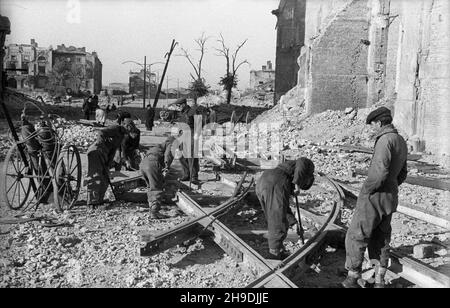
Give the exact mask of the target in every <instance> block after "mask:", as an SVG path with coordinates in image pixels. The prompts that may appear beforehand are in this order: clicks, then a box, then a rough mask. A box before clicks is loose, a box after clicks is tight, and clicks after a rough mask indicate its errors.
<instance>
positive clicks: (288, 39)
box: [272, 0, 306, 102]
mask: <svg viewBox="0 0 450 308" xmlns="http://www.w3.org/2000/svg"><path fill="white" fill-rule="evenodd" d="M305 5H306V0H281V1H280V5H279V7H278V9H277V10H274V11H272V13H273V14H274V15H275V16H276V17H277V50H276V61H275V62H276V63H275V95H274V100H275V102H277V101H278V100H279V99H280V97H281V96H282V95H284V94H285V93H286V92H288V91H289V90H290V89H292V88H293V87H295V86H296V84H297V74H298V69H299V67H298V65H297V58H298V57H299V55H300V48H301V47H302V46H303V42H304V40H305Z"/></svg>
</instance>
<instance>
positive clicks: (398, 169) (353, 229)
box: [342, 107, 408, 288]
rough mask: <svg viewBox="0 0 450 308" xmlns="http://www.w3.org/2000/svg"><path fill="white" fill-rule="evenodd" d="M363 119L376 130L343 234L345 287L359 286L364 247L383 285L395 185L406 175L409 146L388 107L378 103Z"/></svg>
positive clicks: (396, 191) (396, 195) (395, 205)
mask: <svg viewBox="0 0 450 308" xmlns="http://www.w3.org/2000/svg"><path fill="white" fill-rule="evenodd" d="M366 122H367V124H370V125H371V127H372V129H373V130H374V133H376V141H375V149H374V154H373V157H372V161H371V163H370V167H369V172H368V175H367V179H366V181H365V182H364V185H363V187H362V189H361V192H360V194H359V196H358V201H357V204H356V210H355V212H354V214H353V218H352V221H351V223H350V227H349V228H348V231H347V235H346V238H345V249H346V262H345V267H346V269H347V270H348V276H347V278H346V279H345V280H344V281H343V282H342V285H343V286H344V287H346V288H357V287H358V280H359V279H360V278H361V271H362V264H363V260H364V252H365V250H366V248H368V250H369V258H370V259H371V260H377V261H378V262H379V265H378V266H376V271H375V287H384V283H385V282H384V276H385V274H386V268H387V266H388V261H389V243H390V240H391V231H392V228H391V219H392V214H393V213H395V212H396V210H397V205H398V186H399V185H401V184H402V183H403V182H404V181H405V179H406V176H407V166H406V159H407V154H408V150H407V146H406V142H405V140H404V139H403V137H402V136H400V135H399V134H398V132H397V130H396V129H395V127H394V126H393V125H392V116H391V111H390V110H389V109H387V108H386V107H380V108H378V109H376V110H375V111H373V112H371V113H370V114H369V116H368V117H367V121H366ZM378 262H377V263H378Z"/></svg>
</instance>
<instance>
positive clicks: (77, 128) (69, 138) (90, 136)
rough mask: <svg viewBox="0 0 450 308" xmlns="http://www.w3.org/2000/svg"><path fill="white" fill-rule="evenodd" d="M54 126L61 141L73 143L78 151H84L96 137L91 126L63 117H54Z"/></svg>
mask: <svg viewBox="0 0 450 308" xmlns="http://www.w3.org/2000/svg"><path fill="white" fill-rule="evenodd" d="M54 126H55V128H56V130H57V133H58V135H59V136H60V137H61V140H62V142H63V143H64V144H72V145H75V146H76V147H77V148H78V150H79V151H80V152H85V151H86V150H87V148H88V147H89V146H90V145H91V144H92V143H93V142H94V141H95V140H96V139H97V134H96V131H95V129H94V128H93V127H91V126H85V125H81V124H77V123H76V122H74V121H67V120H65V119H63V118H58V119H56V121H55V122H54Z"/></svg>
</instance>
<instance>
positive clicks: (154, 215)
mask: <svg viewBox="0 0 450 308" xmlns="http://www.w3.org/2000/svg"><path fill="white" fill-rule="evenodd" d="M166 218H167V217H166V216H164V215H162V214H160V213H159V212H150V219H166Z"/></svg>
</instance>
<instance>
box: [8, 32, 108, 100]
mask: <svg viewBox="0 0 450 308" xmlns="http://www.w3.org/2000/svg"><path fill="white" fill-rule="evenodd" d="M4 54H5V57H4V59H3V67H4V70H5V71H6V84H7V86H8V87H11V88H16V89H46V90H49V89H51V88H52V86H55V85H52V84H51V83H52V81H51V80H52V79H51V78H50V76H51V74H52V72H53V71H54V70H58V72H59V73H60V75H61V76H64V77H63V80H62V84H60V85H59V87H60V88H61V87H63V88H64V89H65V90H69V89H70V90H69V91H71V92H74V93H75V92H79V91H88V90H89V91H90V92H91V93H96V94H97V93H100V91H101V90H102V62H101V61H100V59H99V57H98V55H97V53H96V52H95V51H94V52H87V51H86V48H85V47H81V48H77V47H74V46H69V47H66V46H65V45H64V44H62V45H57V47H56V48H53V47H52V46H50V47H39V46H38V43H37V42H36V41H35V40H34V39H31V42H30V44H10V45H8V46H6V47H5V50H4ZM55 65H58V68H56V67H55ZM61 67H63V68H67V70H70V69H69V68H71V67H75V68H76V70H77V71H76V72H75V73H74V72H69V71H68V72H61Z"/></svg>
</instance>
